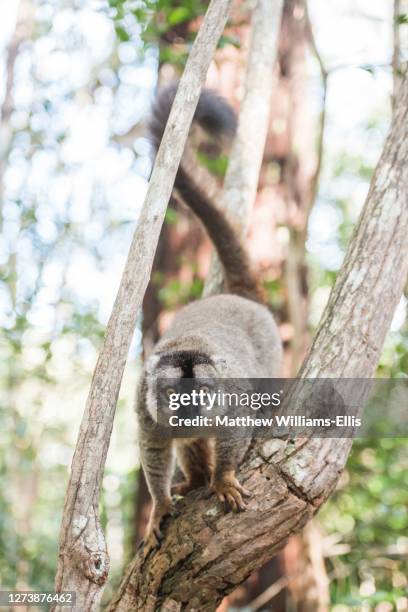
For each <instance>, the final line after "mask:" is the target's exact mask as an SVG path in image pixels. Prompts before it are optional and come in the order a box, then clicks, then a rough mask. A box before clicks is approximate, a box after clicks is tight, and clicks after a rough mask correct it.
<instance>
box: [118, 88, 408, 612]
mask: <svg viewBox="0 0 408 612" xmlns="http://www.w3.org/2000/svg"><path fill="white" fill-rule="evenodd" d="M407 159H408V77H407V76H405V77H404V82H403V85H402V87H401V88H400V90H399V98H398V103H397V106H396V111H395V114H394V120H393V124H392V129H391V132H390V135H389V137H388V139H387V142H386V145H385V148H384V152H383V154H382V156H381V159H380V161H379V163H378V166H377V169H376V172H375V174H374V177H373V179H372V183H371V188H370V191H369V194H368V197H367V200H366V203H365V206H364V208H363V211H362V213H361V216H360V220H359V223H358V225H357V227H356V230H355V232H354V236H353V238H352V240H351V243H350V246H349V249H348V253H347V256H346V259H345V261H344V264H343V267H342V270H341V272H340V274H339V276H338V278H337V281H336V284H335V286H334V288H333V291H332V293H331V297H330V300H329V303H328V305H327V307H326V310H325V312H324V314H323V317H322V321H321V324H320V326H319V329H318V332H317V334H316V337H315V340H314V343H313V346H312V349H311V351H310V354H309V356H308V358H307V359H306V360H305V363H304V365H303V367H302V369H301V376H302V377H342V376H344V377H362V378H364V377H371V376H373V374H374V372H375V368H376V365H377V362H378V359H379V356H380V352H381V348H382V345H383V341H384V338H385V335H386V333H387V330H388V327H389V325H390V322H391V318H392V316H393V312H394V309H395V307H396V305H397V303H398V301H399V299H400V296H401V293H402V289H403V286H404V282H405V280H406V277H407V273H408V205H407V185H408V164H407ZM350 446H351V440H349V439H323V440H322V439H309V440H305V439H303V440H296V441H292V442H285V441H283V440H266V441H265V440H264V441H263V442H262V443H261V444H259V445H258V446H256V447H255V448H254V449H253V451H252V453H251V455H250V456H249V457H248V458H247V460H246V461H245V463H244V465H243V466H242V468H241V472H240V478H241V481H242V482H243V484H244V486H245V487H247V488H249V489H250V491H251V492H252V497H251V499H250V502H249V505H248V509H247V510H246V511H245V512H243V513H241V514H238V515H235V514H232V513H227V514H225V513H224V511H223V508H222V505H221V504H220V503H218V502H217V501H216V499H215V497H214V496H212V497H211V498H209V499H205V498H204V493H203V492H202V491H197V492H194V493H191V494H189V495H188V496H187V497H185V498H184V499H183V500H182V501H180V502H179V504H178V509H179V510H180V516H179V517H178V518H176V519H169V520H168V522H167V524H165V526H164V531H165V538H164V541H163V543H162V546H161V549H160V550H159V551H158V552H156V553H152V554H151V555H150V556H149V557H148V558H147V559H145V560H144V559H143V558H142V556H141V555H138V556H137V557H136V558H135V560H134V561H133V562H132V563H131V565H130V566H129V568H128V570H127V572H126V576H125V578H124V579H123V582H122V585H121V587H120V589H119V591H118V593H117V595H116V596H115V598H114V600H113V602H112V603H111V605H110V608H109V609H110V610H111V611H113V610H116V611H123V612H124V611H128V610H143V612H149V611H154V610H157V609H161V610H173V611H176V610H193V609H196V610H200V611H206V610H207V611H211V612H213V610H215V609H216V606H217V604H218V602H219V601H220V600H221V599H222V598H223V597H224V595H226V594H227V593H229V592H231V591H232V590H233V589H235V587H236V586H237V585H238V584H239V583H241V582H242V581H243V580H244V579H245V578H246V577H247V576H248V575H249V574H251V573H252V572H253V571H254V570H256V569H258V568H259V567H261V566H262V565H263V564H264V563H265V562H266V561H267V560H268V559H270V558H271V557H272V556H273V555H274V554H275V553H276V552H277V551H278V550H279V549H280V548H281V547H282V546H283V545H284V543H285V542H286V539H287V537H288V536H289V535H291V534H292V533H294V532H296V531H297V530H299V529H300V528H301V527H303V526H304V525H305V524H306V523H307V521H308V520H309V519H310V518H311V517H312V516H313V514H314V513H315V512H316V511H317V509H318V508H319V507H320V506H321V504H322V503H323V502H324V501H325V500H326V499H327V498H328V497H329V495H330V493H331V491H332V490H333V488H334V486H335V484H336V482H337V480H338V477H339V475H340V473H341V471H342V469H343V467H344V464H345V462H346V459H347V455H348V452H349V449H350Z"/></svg>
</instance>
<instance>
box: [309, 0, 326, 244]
mask: <svg viewBox="0 0 408 612" xmlns="http://www.w3.org/2000/svg"><path fill="white" fill-rule="evenodd" d="M304 7H305V22H306V34H307V38H308V41H309V45H310V47H311V49H312V51H313V55H314V56H315V58H316V60H317V63H318V64H319V68H320V74H321V79H322V100H321V113H320V126H319V137H318V141H317V164H316V170H315V172H314V175H313V178H312V186H311V190H310V196H309V197H310V199H309V206H308V211H307V217H306V221H305V237H306V233H307V226H308V221H309V216H310V212H311V209H312V208H313V205H314V203H315V201H316V197H317V192H318V188H319V179H320V174H321V169H322V162H323V152H324V134H325V129H326V118H327V116H326V115H327V112H326V111H327V104H326V102H327V85H328V75H329V73H328V71H327V69H326V66H325V63H324V61H323V58H322V56H321V54H320V51H319V49H318V47H317V44H316V39H315V36H314V32H313V27H312V23H311V20H310V14H309V8H308V3H307V0H305V2H304Z"/></svg>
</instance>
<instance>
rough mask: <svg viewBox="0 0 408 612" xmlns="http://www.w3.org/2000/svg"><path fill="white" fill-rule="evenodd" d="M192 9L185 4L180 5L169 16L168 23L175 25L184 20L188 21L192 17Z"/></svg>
mask: <svg viewBox="0 0 408 612" xmlns="http://www.w3.org/2000/svg"><path fill="white" fill-rule="evenodd" d="M190 15H191V13H190V11H189V10H188V8H186V7H185V6H179V7H177V8H175V9H174V10H173V11H171V13H170V14H169V16H168V23H169V24H170V25H171V26H175V25H177V24H179V23H183V21H187V20H188V19H189V18H190Z"/></svg>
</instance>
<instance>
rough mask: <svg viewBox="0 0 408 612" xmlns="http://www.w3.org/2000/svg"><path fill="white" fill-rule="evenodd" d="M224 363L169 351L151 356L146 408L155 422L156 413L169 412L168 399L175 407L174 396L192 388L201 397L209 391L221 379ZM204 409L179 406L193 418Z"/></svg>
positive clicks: (148, 365)
mask: <svg viewBox="0 0 408 612" xmlns="http://www.w3.org/2000/svg"><path fill="white" fill-rule="evenodd" d="M222 363H223V360H220V359H217V358H214V359H212V358H211V357H209V356H208V355H206V354H204V353H198V352H194V351H168V352H163V353H160V354H159V355H153V356H152V357H150V359H149V360H148V362H147V366H146V372H147V387H148V391H147V393H148V401H147V408H148V410H149V413H150V415H151V416H152V418H153V419H154V420H157V414H158V411H159V410H163V409H165V410H166V411H167V410H169V409H170V408H169V405H170V400H173V404H172V405H173V406H174V405H175V397H176V396H177V394H180V393H183V392H187V391H188V390H190V389H191V390H193V389H195V390H196V391H197V393H199V392H200V391H201V395H200V397H201V398H202V397H203V394H206V393H208V392H210V391H211V388H212V386H213V385H212V383H211V381H213V380H216V379H217V378H220V377H221V376H222V372H221V369H222V368H220V365H222ZM173 409H174V408H173ZM204 410H205V406H202V407H201V405H200V404H198V405H194V406H190V407H188V406H185V407H182V408H181V410H179V413H180V412H184V413H185V416H187V414H188V416H195V415H197V414H200V413H201V411H204Z"/></svg>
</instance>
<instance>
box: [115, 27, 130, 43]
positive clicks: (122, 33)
mask: <svg viewBox="0 0 408 612" xmlns="http://www.w3.org/2000/svg"><path fill="white" fill-rule="evenodd" d="M115 30H116V35H117V37H118V38H119V39H120V40H121V41H122V42H128V40H129V38H130V37H129V34H128V33H127V32H126V30H125V28H123V27H122V26H120V25H117V26H116V27H115Z"/></svg>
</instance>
